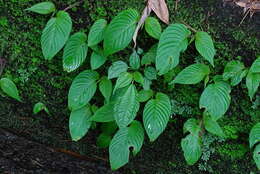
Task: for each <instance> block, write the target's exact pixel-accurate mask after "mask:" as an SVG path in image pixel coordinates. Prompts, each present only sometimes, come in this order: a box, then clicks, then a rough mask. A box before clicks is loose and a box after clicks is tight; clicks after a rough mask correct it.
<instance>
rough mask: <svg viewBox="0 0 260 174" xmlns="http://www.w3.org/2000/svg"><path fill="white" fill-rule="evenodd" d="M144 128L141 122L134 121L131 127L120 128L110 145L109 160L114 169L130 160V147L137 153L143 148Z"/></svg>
mask: <svg viewBox="0 0 260 174" xmlns="http://www.w3.org/2000/svg"><path fill="white" fill-rule="evenodd" d="M143 141H144V130H143V128H142V125H141V123H139V122H138V121H133V123H132V124H131V125H130V126H129V127H124V128H121V129H119V130H118V132H117V133H116V134H115V136H114V137H113V139H112V141H111V143H110V146H109V161H110V165H111V169H112V170H116V169H118V168H120V167H122V166H124V165H125V164H127V163H128V161H129V155H130V148H133V154H134V155H136V154H137V153H138V152H139V151H140V150H141V148H142V145H143Z"/></svg>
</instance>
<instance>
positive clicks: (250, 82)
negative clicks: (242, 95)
mask: <svg viewBox="0 0 260 174" xmlns="http://www.w3.org/2000/svg"><path fill="white" fill-rule="evenodd" d="M259 83H260V74H259V73H252V72H251V71H250V70H249V73H248V74H247V76H246V86H247V90H248V95H249V97H250V99H251V100H253V97H254V95H255V93H256V91H257V90H258V87H259Z"/></svg>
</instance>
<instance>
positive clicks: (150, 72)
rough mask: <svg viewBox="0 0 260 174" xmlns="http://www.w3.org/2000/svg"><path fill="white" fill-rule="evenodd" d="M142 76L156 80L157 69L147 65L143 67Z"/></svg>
mask: <svg viewBox="0 0 260 174" xmlns="http://www.w3.org/2000/svg"><path fill="white" fill-rule="evenodd" d="M144 76H145V77H146V78H147V79H149V80H156V79H157V71H156V69H155V68H154V67H152V66H147V67H145V69H144Z"/></svg>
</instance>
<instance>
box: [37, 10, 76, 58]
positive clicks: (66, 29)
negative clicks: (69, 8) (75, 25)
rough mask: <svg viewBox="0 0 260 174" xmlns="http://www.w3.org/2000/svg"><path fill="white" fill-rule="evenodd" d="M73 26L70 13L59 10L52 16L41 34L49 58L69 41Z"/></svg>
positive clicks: (44, 52) (46, 55) (45, 55)
mask: <svg viewBox="0 0 260 174" xmlns="http://www.w3.org/2000/svg"><path fill="white" fill-rule="evenodd" d="M71 28H72V21H71V18H70V16H69V14H68V13H67V12H65V11H59V12H58V13H57V16H56V17H53V18H51V19H50V20H49V21H48V23H47V25H46V27H45V28H44V30H43V32H42V36H41V46H42V52H43V55H44V57H45V59H47V60H51V59H52V58H53V57H54V56H55V55H56V54H57V53H58V52H59V51H60V50H61V49H62V48H63V46H64V45H65V43H66V42H67V40H68V38H69V35H70V32H71Z"/></svg>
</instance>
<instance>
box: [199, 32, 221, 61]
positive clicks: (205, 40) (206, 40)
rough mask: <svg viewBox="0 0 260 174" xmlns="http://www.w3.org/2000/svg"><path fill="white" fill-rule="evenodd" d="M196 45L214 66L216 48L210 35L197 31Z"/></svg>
mask: <svg viewBox="0 0 260 174" xmlns="http://www.w3.org/2000/svg"><path fill="white" fill-rule="evenodd" d="M195 46H196V49H197V50H198V52H199V53H200V55H201V56H202V57H204V58H205V59H206V60H207V61H209V63H210V64H211V65H212V66H214V56H215V54H216V50H215V47H214V44H213V41H212V39H211V37H210V35H209V34H208V33H206V32H202V31H199V32H197V33H196V37H195Z"/></svg>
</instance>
